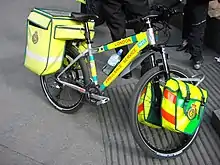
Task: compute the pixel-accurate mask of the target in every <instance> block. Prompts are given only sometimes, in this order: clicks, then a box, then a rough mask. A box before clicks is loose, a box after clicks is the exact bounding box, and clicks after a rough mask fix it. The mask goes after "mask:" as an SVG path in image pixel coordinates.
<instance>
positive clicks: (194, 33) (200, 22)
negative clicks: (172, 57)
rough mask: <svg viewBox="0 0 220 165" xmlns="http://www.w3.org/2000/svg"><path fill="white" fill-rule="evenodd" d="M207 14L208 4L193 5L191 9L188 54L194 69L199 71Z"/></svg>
mask: <svg viewBox="0 0 220 165" xmlns="http://www.w3.org/2000/svg"><path fill="white" fill-rule="evenodd" d="M207 13H208V2H207V3H200V4H195V6H194V7H193V8H192V16H191V17H192V19H193V20H192V30H191V32H190V34H189V38H188V42H189V46H190V47H189V52H190V54H191V56H192V57H191V59H192V60H193V67H194V69H200V67H201V65H202V62H203V56H202V48H203V38H204V33H205V28H206V17H207Z"/></svg>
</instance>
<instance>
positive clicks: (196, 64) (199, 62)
mask: <svg viewBox="0 0 220 165" xmlns="http://www.w3.org/2000/svg"><path fill="white" fill-rule="evenodd" d="M201 66H202V61H195V62H193V68H194V69H195V70H199V69H200V68H201Z"/></svg>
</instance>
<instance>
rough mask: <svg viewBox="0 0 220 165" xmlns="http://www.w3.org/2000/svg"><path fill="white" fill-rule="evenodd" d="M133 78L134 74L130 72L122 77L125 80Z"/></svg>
mask: <svg viewBox="0 0 220 165" xmlns="http://www.w3.org/2000/svg"><path fill="white" fill-rule="evenodd" d="M131 77H132V73H131V72H129V73H127V74H126V75H124V76H122V78H123V79H130V78H131Z"/></svg>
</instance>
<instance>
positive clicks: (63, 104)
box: [42, 68, 83, 111]
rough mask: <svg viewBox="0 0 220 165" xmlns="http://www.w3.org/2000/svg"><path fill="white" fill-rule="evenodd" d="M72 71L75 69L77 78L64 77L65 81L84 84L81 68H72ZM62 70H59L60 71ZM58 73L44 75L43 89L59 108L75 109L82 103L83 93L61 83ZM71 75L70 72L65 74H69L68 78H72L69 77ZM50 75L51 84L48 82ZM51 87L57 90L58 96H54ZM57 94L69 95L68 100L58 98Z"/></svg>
mask: <svg viewBox="0 0 220 165" xmlns="http://www.w3.org/2000/svg"><path fill="white" fill-rule="evenodd" d="M62 69H63V68H62ZM62 69H61V70H60V72H61V71H62ZM71 71H73V72H74V73H75V76H76V77H75V79H69V80H65V79H64V78H63V80H64V81H65V82H69V83H74V84H77V85H80V86H83V82H82V80H83V74H82V73H79V72H81V70H71ZM60 72H58V73H60ZM58 73H56V74H52V75H48V76H43V77H42V86H43V89H44V91H45V94H46V96H47V98H48V99H49V101H50V102H51V103H52V104H53V105H54V106H56V107H57V108H58V109H59V110H62V111H69V110H72V109H74V108H75V107H77V106H78V105H79V104H80V103H81V101H82V99H83V94H82V93H79V92H78V91H76V90H74V89H72V88H70V87H67V86H63V85H62V84H60V83H59V82H58V81H57V80H56V76H57V75H58ZM71 74H72V73H71ZM69 75H70V74H66V75H65V76H67V78H70V77H68V76H69ZM48 77H49V79H50V80H52V83H51V84H49V83H48V82H47V79H48ZM61 79H62V77H61ZM49 87H52V90H55V91H54V93H56V94H57V95H56V94H55V95H56V96H55V97H56V98H55V97H54V96H53V94H52V92H51V90H50V89H49ZM57 96H59V97H62V98H64V99H65V98H66V96H68V98H67V99H66V100H64V99H62V98H61V99H60V98H58V97H57ZM70 97H71V98H70ZM68 103H70V104H68Z"/></svg>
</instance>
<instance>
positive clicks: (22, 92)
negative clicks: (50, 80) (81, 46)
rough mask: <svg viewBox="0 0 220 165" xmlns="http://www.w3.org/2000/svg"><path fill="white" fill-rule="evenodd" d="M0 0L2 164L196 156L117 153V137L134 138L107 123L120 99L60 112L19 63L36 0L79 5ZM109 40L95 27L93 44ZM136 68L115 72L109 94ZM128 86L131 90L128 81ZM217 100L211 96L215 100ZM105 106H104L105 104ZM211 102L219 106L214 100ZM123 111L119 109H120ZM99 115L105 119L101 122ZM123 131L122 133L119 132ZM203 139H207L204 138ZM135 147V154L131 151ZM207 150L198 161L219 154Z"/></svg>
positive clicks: (209, 55) (99, 163)
mask: <svg viewBox="0 0 220 165" xmlns="http://www.w3.org/2000/svg"><path fill="white" fill-rule="evenodd" d="M0 4H1V5H0V21H1V26H0V38H1V40H0V50H1V53H0V91H1V92H0V105H1V111H0V112H1V115H0V165H42V164H45V165H81V164H82V165H87V164H88V165H89V164H90V165H93V164H94V165H107V164H115V165H118V164H121V165H124V164H126V165H127V164H128V165H130V164H153V163H154V164H160V163H161V164H176V163H178V162H179V163H180V164H181V161H182V162H184V160H185V161H187V160H189V159H193V161H194V162H196V161H197V162H198V160H197V159H198V158H197V157H195V158H190V156H188V157H186V158H185V159H184V158H182V157H181V158H179V159H181V161H178V159H177V160H170V161H162V162H160V161H158V160H152V159H150V158H145V157H144V156H143V155H142V154H141V151H139V150H136V149H135V150H136V151H135V152H133V151H132V150H131V149H129V147H128V148H127V150H120V154H118V151H117V152H116V151H115V150H114V144H116V143H117V141H116V140H118V142H122V141H125V143H126V144H127V141H129V138H131V139H130V141H131V142H130V143H132V144H131V145H130V147H131V146H133V147H135V143H134V142H133V141H132V137H131V135H130V133H128V134H129V136H127V137H128V138H127V139H123V138H120V137H118V136H119V135H118V133H119V132H120V131H122V130H123V131H124V133H125V132H126V131H125V130H124V129H127V127H124V126H122V127H120V129H119V130H118V129H115V127H114V126H112V127H110V128H109V127H108V126H111V123H112V122H113V123H114V121H115V120H116V119H117V117H116V116H117V113H115V111H112V112H111V113H110V114H108V112H110V110H111V109H114V110H117V109H119V110H120V111H121V110H123V109H124V108H125V109H126V106H124V107H121V105H120V103H117V105H116V104H114V103H113V102H111V103H110V104H109V105H107V106H106V107H104V108H103V107H99V108H98V107H94V106H90V105H87V104H86V105H84V106H83V108H82V109H81V110H80V111H79V112H78V113H76V114H74V115H67V114H62V113H60V112H58V111H56V110H55V109H54V108H53V107H52V106H51V105H50V104H49V103H48V101H47V100H46V98H45V96H44V94H43V92H42V90H41V87H40V82H39V77H38V76H36V75H34V74H33V73H31V72H29V71H28V70H27V69H26V68H24V66H23V58H24V48H25V37H26V34H25V26H26V18H27V16H28V14H29V12H30V10H31V8H33V7H35V6H36V7H43V8H58V9H65V10H72V11H79V6H78V4H76V3H75V2H74V0H62V1H58V0H47V1H45V0H19V1H14V0H7V1H1V2H0ZM173 33H174V34H175V35H173V38H172V39H171V41H170V42H171V43H172V42H174V43H176V42H178V41H179V40H180V37H179V36H180V32H179V31H178V30H174V31H173ZM110 40H111V39H110V36H109V31H108V29H107V28H106V27H105V26H102V27H98V28H97V34H96V39H95V45H99V44H101V43H103V42H108V41H110ZM168 52H169V53H170V55H171V56H172V60H171V62H173V63H176V64H177V65H181V66H182V67H184V68H188V69H189V70H190V67H191V66H190V64H189V60H188V58H189V55H186V54H183V53H176V52H175V51H174V50H172V49H170V50H168ZM110 53H111V52H110ZM204 54H205V64H207V65H209V64H213V62H214V56H217V55H216V54H215V53H213V52H212V51H210V50H207V49H206V50H205V53H204ZM108 57H109V53H108V54H107V53H103V54H102V55H97V63H98V64H99V70H100V68H101V67H102V66H103V65H104V64H105V62H106V60H107V59H108ZM215 66H216V67H218V64H215ZM135 72H136V73H135V74H134V78H133V79H132V80H129V81H127V80H122V79H120V78H119V79H118V80H117V81H116V82H115V83H113V84H112V86H111V87H113V88H112V89H110V90H109V92H108V93H107V94H109V95H110V96H111V98H116V96H115V93H114V90H115V89H117V87H119V88H120V89H119V91H120V90H121V91H122V93H123V90H125V89H124V88H122V87H123V86H124V85H125V84H132V83H135V82H136V81H137V78H138V74H139V72H138V70H136V71H135ZM99 73H100V77H101V80H102V79H104V75H103V74H102V73H101V72H99ZM126 88H129V90H131V89H132V85H131V86H129V87H126ZM216 89H218V87H216ZM129 90H128V89H126V90H125V93H124V96H123V97H127V94H129V93H130V92H131V91H129ZM117 92H118V91H116V94H117ZM118 94H119V93H118ZM127 99H128V98H127ZM123 101H124V102H123V105H125V104H126V102H128V100H127V101H126V98H125V99H124V100H123ZM217 102H218V101H215V102H214V103H213V105H215V104H216V103H217ZM108 106H110V107H108ZM106 108H108V109H107V110H106ZM211 108H217V107H216V106H213V107H211ZM104 111H105V113H104ZM108 115H109V116H110V117H111V118H110V117H109V116H108ZM121 115H123V114H122V113H121ZM110 119H111V120H110ZM103 120H105V121H104V122H103ZM108 121H109V122H108ZM125 125H126V124H125ZM208 127H209V126H208ZM209 129H210V130H211V133H210V134H212V135H213V136H212V137H214V139H215V140H213V139H212V141H219V139H218V137H217V136H216V134H215V133H214V132H213V130H212V129H211V128H209ZM108 130H109V131H108ZM106 131H107V132H106ZM109 134H110V135H109ZM205 134H207V133H205ZM111 135H114V136H111ZM123 135H124V134H123V133H122V134H120V136H123ZM115 136H117V138H115V139H113V141H114V142H115V143H114V144H113V148H110V149H109V147H110V146H112V145H111V140H112V138H114V137H115ZM201 137H206V135H204V136H202V135H201ZM205 140H206V141H207V139H205ZM203 141H204V139H203V138H202V142H203ZM202 142H201V141H199V143H198V144H197V145H198V146H199V145H200V143H202ZM130 143H129V144H130ZM122 144H123V143H122ZM200 146H201V145H200ZM212 146H215V153H216V152H217V153H219V143H217V142H212ZM207 147H208V150H207ZM116 148H117V146H116ZM117 149H118V148H117ZM119 149H120V147H119ZM197 150H198V149H196V150H194V151H193V152H196V151H197ZM210 150H212V149H210V146H205V147H204V148H202V149H201V152H207V151H209V152H210V153H211V151H210ZM125 151H127V152H125ZM136 152H137V153H138V154H137V155H134V153H136ZM189 154H190V153H189ZM206 156H207V154H206ZM208 156H209V157H207V159H204V161H203V163H202V164H215V163H216V162H219V158H217V155H213V156H210V155H209V154H208ZM117 157H123V161H122V159H121V158H120V160H119V159H118V158H117ZM183 157H184V156H183ZM200 157H201V156H200ZM200 157H199V158H200ZM125 160H126V161H125ZM138 160H141V161H138ZM143 162H145V163H143ZM183 164H184V163H183ZM191 164H197V163H191Z"/></svg>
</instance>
